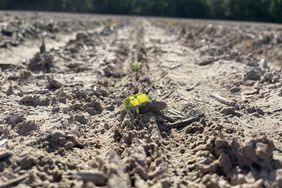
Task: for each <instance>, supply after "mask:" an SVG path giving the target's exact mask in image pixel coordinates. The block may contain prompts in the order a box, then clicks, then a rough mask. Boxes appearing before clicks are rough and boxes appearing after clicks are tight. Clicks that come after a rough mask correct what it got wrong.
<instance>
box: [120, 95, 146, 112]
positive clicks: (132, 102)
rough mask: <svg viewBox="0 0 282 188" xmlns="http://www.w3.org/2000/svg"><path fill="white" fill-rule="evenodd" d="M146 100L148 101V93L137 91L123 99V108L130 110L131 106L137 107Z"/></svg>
mask: <svg viewBox="0 0 282 188" xmlns="http://www.w3.org/2000/svg"><path fill="white" fill-rule="evenodd" d="M147 102H149V97H148V95H146V94H144V93H137V94H135V95H130V96H129V97H127V98H126V99H125V100H124V102H123V104H124V107H125V109H127V110H130V109H131V108H133V107H138V106H140V105H143V104H146V103H147Z"/></svg>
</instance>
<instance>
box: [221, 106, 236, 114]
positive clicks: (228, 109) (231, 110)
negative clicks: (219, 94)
mask: <svg viewBox="0 0 282 188" xmlns="http://www.w3.org/2000/svg"><path fill="white" fill-rule="evenodd" d="M235 110H236V108H234V107H225V108H222V109H221V110H220V113H222V114H224V115H226V116H228V115H235V114H236V112H235Z"/></svg>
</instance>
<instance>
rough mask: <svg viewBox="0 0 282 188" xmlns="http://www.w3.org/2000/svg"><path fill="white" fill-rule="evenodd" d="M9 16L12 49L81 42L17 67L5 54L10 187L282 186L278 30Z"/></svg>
mask: <svg viewBox="0 0 282 188" xmlns="http://www.w3.org/2000/svg"><path fill="white" fill-rule="evenodd" d="M1 15H3V16H2V17H1V20H0V23H2V24H1V27H2V26H3V28H2V33H1V35H0V43H1V44H2V43H3V42H4V43H5V45H6V44H7V41H9V43H11V41H14V36H15V35H16V34H21V35H22V37H23V39H24V40H20V38H16V39H15V41H18V40H19V41H21V42H17V45H15V46H17V47H11V46H9V47H7V46H6V47H5V48H11V49H19V50H20V49H22V48H23V47H24V45H25V43H26V42H29V43H32V42H33V40H36V39H35V38H40V36H41V34H42V33H43V32H47V33H48V34H47V35H46V34H45V35H46V36H47V38H48V37H56V36H57V35H60V34H62V33H68V34H73V35H74V37H73V38H70V39H69V40H68V41H67V42H65V43H64V44H63V45H62V46H60V47H58V46H57V45H56V44H53V45H54V46H56V48H52V46H51V45H52V44H50V43H48V42H46V46H48V45H50V46H51V47H50V46H49V47H50V50H46V51H44V50H41V51H40V50H39V46H38V47H37V46H36V48H38V51H37V52H36V53H34V54H32V56H31V58H28V60H27V61H21V62H18V63H16V64H15V63H9V60H10V58H11V57H9V55H6V56H5V54H8V53H7V50H9V49H5V48H2V51H1V52H0V53H1V54H2V55H4V57H5V58H6V59H7V63H5V64H0V68H1V74H0V80H1V82H0V90H1V92H0V101H1V105H0V110H1V113H0V187H13V186H23V187H85V188H86V187H87V188H89V187H137V188H141V187H142V188H143V187H155V188H158V187H163V188H166V187H250V188H251V187H258V188H260V187H273V188H276V187H281V186H282V153H281V149H280V148H281V147H282V144H281V143H282V139H281V136H282V135H281V132H282V122H281V118H282V116H281V104H282V97H281V96H282V95H281V93H282V90H281V86H282V79H281V78H282V77H281V70H279V69H278V68H277V61H279V56H278V55H277V54H276V53H272V55H269V53H270V51H275V48H276V47H277V45H281V42H282V41H281V40H279V35H278V34H279V32H280V30H281V28H280V26H271V25H257V24H251V23H250V24H242V23H226V22H219V23H218V22H200V21H198V22H197V21H178V20H165V19H164V20H162V19H145V18H126V17H125V18H116V17H107V18H102V17H95V16H89V15H64V14H61V15H60V14H43V13H36V14H35V13H1ZM17 15H20V17H19V16H17ZM35 17H36V19H35ZM49 18H52V21H50V20H51V19H49ZM46 19H49V22H46V21H45V20H46ZM78 27H79V29H78ZM32 28H33V29H35V30H36V32H34V33H33V34H30V32H29V30H32ZM266 28H272V30H266ZM72 30H73V31H72ZM256 36H260V37H259V38H257V37H256ZM271 36H275V37H276V36H277V37H276V38H275V40H274V39H273V37H271ZM5 41H6V42H5ZM247 41H249V42H250V43H251V45H246V44H245V43H246V42H247ZM2 47H4V46H3V45H2ZM265 47H267V49H268V50H267V51H264V50H263V49H265ZM256 49H261V50H262V53H260V52H258V50H256ZM275 54H276V55H275ZM17 55H18V54H15V56H17ZM134 62H137V63H140V64H141V67H140V70H138V71H137V72H135V71H133V70H132V68H131V67H132V63H134ZM137 92H144V93H147V94H148V95H149V96H150V102H149V103H148V104H146V105H145V106H142V107H140V109H139V110H140V113H139V115H138V116H136V117H135V118H133V116H132V113H131V112H129V111H126V110H124V108H123V100H124V99H125V98H126V97H127V96H128V95H131V94H134V93H137Z"/></svg>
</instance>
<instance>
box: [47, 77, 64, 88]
mask: <svg viewBox="0 0 282 188" xmlns="http://www.w3.org/2000/svg"><path fill="white" fill-rule="evenodd" d="M62 86H63V84H62V83H61V82H59V81H58V80H55V79H54V78H48V88H49V89H54V90H56V89H59V88H61V87H62Z"/></svg>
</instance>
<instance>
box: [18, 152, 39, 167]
mask: <svg viewBox="0 0 282 188" xmlns="http://www.w3.org/2000/svg"><path fill="white" fill-rule="evenodd" d="M17 163H18V165H19V166H20V167H21V168H22V169H24V170H28V169H31V168H32V167H33V166H34V165H35V159H34V158H33V157H31V156H28V155H27V156H24V157H23V158H21V159H20V160H18V162H17Z"/></svg>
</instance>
